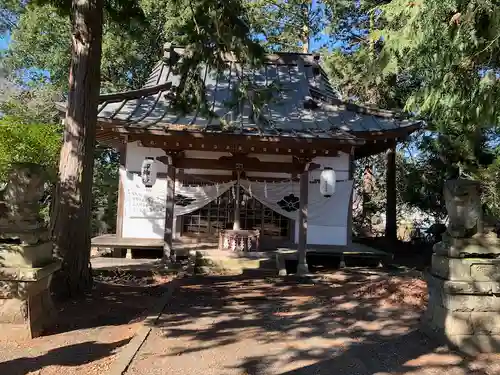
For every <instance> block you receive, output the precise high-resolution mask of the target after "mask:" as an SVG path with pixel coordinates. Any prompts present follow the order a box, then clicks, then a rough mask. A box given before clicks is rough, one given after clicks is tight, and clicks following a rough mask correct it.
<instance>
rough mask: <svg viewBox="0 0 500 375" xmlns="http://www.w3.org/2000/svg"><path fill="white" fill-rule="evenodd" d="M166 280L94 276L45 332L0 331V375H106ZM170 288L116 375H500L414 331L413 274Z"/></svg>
mask: <svg viewBox="0 0 500 375" xmlns="http://www.w3.org/2000/svg"><path fill="white" fill-rule="evenodd" d="M117 280H119V282H120V284H119V285H116V282H117ZM166 281H168V279H165V278H159V279H155V280H153V281H151V280H149V281H147V282H144V280H143V279H140V278H139V279H137V278H134V277H129V276H127V274H121V275H114V274H104V275H101V276H100V277H99V278H98V282H97V283H96V288H95V289H94V291H93V293H92V295H91V296H89V297H88V298H86V299H84V300H79V301H74V302H71V303H66V304H61V305H59V306H58V307H59V309H60V318H59V321H58V325H57V326H56V327H54V329H53V330H52V332H49V335H47V336H45V337H41V338H38V339H35V340H31V341H17V342H13V341H6V340H2V338H1V335H0V374H1V375H3V374H6V375H21V374H23V375H25V374H40V375H63V374H64V375H72V374H88V375H96V374H99V375H101V374H102V375H104V374H106V371H107V370H108V369H109V367H110V365H111V364H112V362H113V360H114V359H116V356H117V353H119V352H120V350H121V349H122V348H123V347H124V346H125V345H126V344H127V343H128V342H129V341H130V339H131V338H132V336H133V335H134V333H135V331H136V329H137V328H138V326H139V324H140V322H141V320H142V319H143V318H144V317H145V315H146V311H147V309H148V308H149V307H151V306H152V305H153V304H154V303H155V302H157V301H158V299H159V296H160V295H161V294H162V293H163V292H164V290H165V284H164V283H165V282H166ZM180 281H181V286H180V287H179V288H178V289H177V290H176V291H175V292H174V295H173V297H172V298H171V299H170V302H169V304H168V306H167V307H166V309H165V311H164V312H163V314H162V316H161V318H160V321H159V325H157V326H155V327H154V328H153V331H152V333H151V335H150V336H149V338H148V339H147V341H146V342H145V344H144V345H143V347H142V348H141V349H140V351H139V352H138V354H137V355H136V357H135V358H134V361H133V362H132V364H131V366H130V368H129V371H128V372H127V375H139V374H140V375H143V374H144V375H151V374H158V375H159V374H170V373H175V374H188V375H198V374H200V375H202V374H203V375H211V374H213V375H278V374H279V375H321V374H328V375H332V374H335V375H356V374H363V375H386V374H391V375H493V374H500V356H491V355H490V356H486V355H485V356H481V357H477V358H473V359H467V358H463V357H461V356H459V355H457V354H455V353H453V352H450V351H448V350H446V349H445V348H441V347H438V346H437V345H436V344H435V343H433V342H432V341H430V340H428V339H427V338H426V337H425V336H423V335H422V334H420V333H419V332H418V331H415V327H416V326H417V324H418V320H419V317H420V315H421V313H422V311H423V310H424V309H425V304H426V298H427V291H426V285H425V282H423V281H422V280H420V279H419V277H418V273H416V274H409V273H407V274H404V275H399V276H394V275H390V274H388V273H385V272H383V271H380V270H378V271H369V272H367V271H361V270H350V269H346V270H335V271H332V272H326V273H322V274H320V275H317V277H316V283H315V284H313V283H311V282H310V281H309V282H305V281H304V280H300V279H296V278H293V277H287V278H277V277H275V276H274V273H273V274H269V275H267V276H266V274H263V273H262V272H251V273H245V274H244V275H240V276H205V277H188V278H185V279H182V280H180ZM148 283H150V284H148Z"/></svg>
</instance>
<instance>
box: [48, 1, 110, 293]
mask: <svg viewBox="0 0 500 375" xmlns="http://www.w3.org/2000/svg"><path fill="white" fill-rule="evenodd" d="M70 18H71V24H72V58H71V67H70V74H69V93H68V107H67V111H66V119H65V130H64V143H63V146H62V149H61V158H60V162H59V180H58V184H57V193H56V200H55V207H54V211H53V214H54V216H55V217H54V220H53V228H52V235H53V237H54V242H55V253H56V256H58V257H59V258H61V260H62V268H61V271H60V272H59V274H58V275H57V277H56V279H55V281H54V283H55V284H56V285H55V291H56V292H57V293H58V294H60V295H62V296H64V297H73V296H76V295H79V294H82V293H85V292H86V291H88V290H89V289H90V288H91V286H92V271H91V267H90V237H91V216H92V215H91V208H92V207H91V206H92V176H93V169H94V150H95V133H96V124H97V106H98V100H99V91H100V62H101V48H102V47H101V41H102V18H103V0H73V1H72V9H71V16H70Z"/></svg>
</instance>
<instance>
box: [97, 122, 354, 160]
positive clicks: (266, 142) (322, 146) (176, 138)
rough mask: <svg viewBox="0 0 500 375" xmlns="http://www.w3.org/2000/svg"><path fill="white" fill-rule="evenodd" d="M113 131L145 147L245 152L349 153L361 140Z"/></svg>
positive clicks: (173, 149)
mask: <svg viewBox="0 0 500 375" xmlns="http://www.w3.org/2000/svg"><path fill="white" fill-rule="evenodd" d="M104 129H109V128H104ZM114 131H116V132H118V133H119V134H129V141H130V142H134V141H140V142H141V143H142V144H143V145H144V146H146V147H157V148H162V149H169V150H172V151H185V150H200V151H225V152H230V153H244V154H248V153H262V154H284V155H296V156H335V155H336V154H337V153H338V152H339V151H343V152H346V153H349V152H350V150H351V146H352V145H353V144H359V143H360V141H359V140H358V141H353V140H351V139H348V138H341V139H336V138H321V137H309V138H305V137H303V138H299V137H292V136H290V137H287V136H258V135H242V134H225V133H209V132H189V131H165V130H162V131H155V130H150V131H149V133H145V132H144V131H141V132H130V133H127V131H125V130H121V128H114ZM353 142H354V143H353ZM361 142H364V141H361Z"/></svg>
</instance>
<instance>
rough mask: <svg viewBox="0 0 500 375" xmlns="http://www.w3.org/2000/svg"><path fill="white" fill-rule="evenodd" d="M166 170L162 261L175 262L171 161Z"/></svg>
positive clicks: (173, 192) (172, 171)
mask: <svg viewBox="0 0 500 375" xmlns="http://www.w3.org/2000/svg"><path fill="white" fill-rule="evenodd" d="M167 168H168V170H167V197H166V209H165V230H164V234H163V241H164V245H163V259H164V260H170V261H172V262H175V250H174V248H173V246H172V238H173V230H174V206H175V165H174V163H173V160H170V161H169V163H168V166H167Z"/></svg>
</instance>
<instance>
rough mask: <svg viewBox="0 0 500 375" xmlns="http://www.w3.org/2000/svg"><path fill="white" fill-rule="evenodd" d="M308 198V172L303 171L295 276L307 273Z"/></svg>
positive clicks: (301, 176)
mask: <svg viewBox="0 0 500 375" xmlns="http://www.w3.org/2000/svg"><path fill="white" fill-rule="evenodd" d="M308 196H309V171H304V172H302V173H301V175H300V193H299V205H300V207H299V215H298V216H299V217H298V222H299V246H298V264H297V274H298V275H304V274H307V273H309V268H308V266H307V259H306V255H307V203H308V202H307V201H308Z"/></svg>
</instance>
